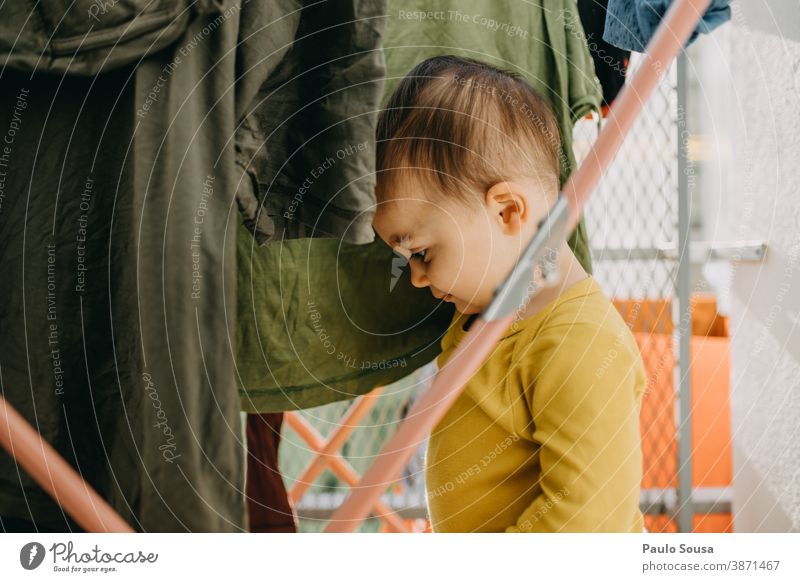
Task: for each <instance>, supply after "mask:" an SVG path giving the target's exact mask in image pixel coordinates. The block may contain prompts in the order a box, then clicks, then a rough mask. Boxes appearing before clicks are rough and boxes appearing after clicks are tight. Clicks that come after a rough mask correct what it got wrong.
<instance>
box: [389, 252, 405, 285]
mask: <svg viewBox="0 0 800 582" xmlns="http://www.w3.org/2000/svg"><path fill="white" fill-rule="evenodd" d="M406 265H408V257H405V256H403V255H401V254H400V253H398V252H397V251H394V256H393V257H392V278H391V280H390V281H389V293H391V292H392V291H394V287H395V285H397V281H399V280H400V277H402V276H403V269H404V268H405V266H406Z"/></svg>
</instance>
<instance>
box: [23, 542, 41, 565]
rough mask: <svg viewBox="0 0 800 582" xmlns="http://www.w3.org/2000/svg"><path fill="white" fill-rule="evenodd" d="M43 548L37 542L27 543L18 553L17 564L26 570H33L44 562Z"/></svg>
mask: <svg viewBox="0 0 800 582" xmlns="http://www.w3.org/2000/svg"><path fill="white" fill-rule="evenodd" d="M44 555H45V551H44V546H43V545H42V544H40V543H39V542H29V543H27V544H25V545H24V546H22V549H21V550H20V551H19V563H20V564H22V567H23V568H25V569H26V570H35V569H36V568H38V567H39V566H40V565H41V564H42V562H43V561H44Z"/></svg>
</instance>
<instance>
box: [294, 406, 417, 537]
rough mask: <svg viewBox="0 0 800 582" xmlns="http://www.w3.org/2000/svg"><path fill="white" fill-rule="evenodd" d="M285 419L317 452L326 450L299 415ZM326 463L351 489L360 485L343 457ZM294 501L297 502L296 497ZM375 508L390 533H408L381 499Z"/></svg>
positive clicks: (328, 459)
mask: <svg viewBox="0 0 800 582" xmlns="http://www.w3.org/2000/svg"><path fill="white" fill-rule="evenodd" d="M285 419H286V423H287V424H288V425H289V426H291V427H292V429H293V430H294V431H295V432H296V433H297V434H298V435H300V437H301V438H302V439H303V440H304V441H306V442H307V443H308V445H309V446H310V447H311V448H312V449H314V451H315V452H320V451H321V450H322V449H323V448H324V440H323V438H322V435H321V434H319V432H317V430H316V429H315V428H314V427H312V426H311V425H310V424H308V423H307V422H305V421H304V420H303V419H302V418H300V416H299V415H297V414H296V413H293V412H287V413H286V415H285ZM326 463H327V464H328V466H329V467H330V469H331V471H333V473H334V474H335V475H336V476H337V477H339V478H340V479H341V480H342V481H344V482H345V484H346V485H348V486H349V487H353V486H355V485H358V473H357V472H356V470H355V469H354V468H353V466H352V465H351V464H350V463H348V462H347V461H345V460H344V459H343V458H342V457H341V456H339V455H332V456H330V457H328V458H327V459H326ZM292 499H293V500H295V501H296V499H295V498H294V496H293V497H292ZM373 507H374V508H375V517H377V518H379V519H382V520H383V521H384V522H385V523H386V525H387V526H388V528H389V530H390V531H392V532H393V533H400V532H407V531H408V530H407V529H406V527H405V525H404V524H403V520H402V519H401V518H400V516H399V515H397V514H396V513H395V512H394V511H392V510H391V509H390V508H389V507H387V506H386V505H384V504H383V502H382V501H381V500H380V499H376V501H375V503H374V504H373Z"/></svg>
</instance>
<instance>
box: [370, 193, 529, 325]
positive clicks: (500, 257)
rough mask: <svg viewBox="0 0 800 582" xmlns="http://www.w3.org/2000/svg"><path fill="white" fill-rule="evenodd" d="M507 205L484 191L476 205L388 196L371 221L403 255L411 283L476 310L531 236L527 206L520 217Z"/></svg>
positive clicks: (514, 207)
mask: <svg viewBox="0 0 800 582" xmlns="http://www.w3.org/2000/svg"><path fill="white" fill-rule="evenodd" d="M504 190H507V188H504ZM517 194H519V195H522V193H521V192H517ZM501 198H502V196H501ZM525 204H527V200H526V202H525ZM510 205H511V209H509V202H508V201H507V200H506V201H503V200H498V199H496V198H493V197H491V196H489V195H488V194H487V199H486V200H485V201H484V203H483V204H482V205H481V207H480V208H479V209H475V208H474V207H473V208H470V207H467V206H464V205H461V204H458V203H452V204H442V203H437V202H433V201H429V200H427V199H423V198H420V197H408V198H393V199H391V200H389V201H386V202H383V203H381V204H380V205H379V206H378V210H377V212H376V214H375V219H374V223H373V224H374V227H375V230H376V232H377V233H378V235H379V236H380V237H381V238H382V239H383V240H384V242H386V244H388V245H389V246H390V247H392V248H393V249H395V250H396V251H397V252H398V253H400V254H403V255H405V256H406V258H408V259H409V268H410V273H411V283H412V284H413V285H414V286H415V287H428V288H429V289H430V291H431V293H432V294H433V295H434V297H437V298H440V299H443V300H445V301H449V302H451V303H453V304H455V306H456V309H458V311H460V312H461V313H480V312H481V311H483V309H484V308H485V307H486V306H487V305H488V304H489V302H490V301H491V299H492V295H493V293H494V289H495V288H496V287H497V286H498V285H499V284H500V283H502V281H503V279H504V278H505V276H506V275H507V274H508V273H509V272H510V271H511V268H512V267H513V265H514V263H515V262H516V260H517V258H518V257H519V255H520V253H521V251H522V249H523V248H524V246H525V244H526V243H527V241H528V240H529V237H530V236H531V235H532V232H530V228H528V227H529V225H530V222H531V221H530V220H529V217H530V215H531V214H532V212H531V209H530V207H529V206H528V207H527V212H523V214H522V216H520V215H519V213H518V212H517V211H518V208H519V207H518V205H517V204H515V203H514V202H511V203H510ZM403 235H407V236H406V237H405V238H403Z"/></svg>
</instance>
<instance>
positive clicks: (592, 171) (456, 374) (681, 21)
mask: <svg viewBox="0 0 800 582" xmlns="http://www.w3.org/2000/svg"><path fill="white" fill-rule="evenodd" d="M709 3H710V0H676V1H675V2H673V3H672V5H671V6H670V8H669V9H668V10H667V13H666V14H665V15H664V18H663V20H662V22H661V24H660V25H659V27H658V30H657V31H656V33H655V35H654V36H653V38H652V39H651V40H650V43H649V44H648V45H647V49H646V52H645V57H644V59H643V62H642V63H641V65H640V66H639V68H638V69H637V70H636V73H635V74H634V76H633V78H632V79H631V81H630V82H629V83H628V84H626V86H625V87H624V88H623V90H622V92H621V94H620V95H619V96H618V97H617V99H615V100H614V104H613V105H612V107H611V112H610V114H609V116H608V117H607V118H606V122H605V124H604V125H603V128H602V129H601V131H600V135H598V137H597V140H596V141H595V143H594V144H593V145H592V148H591V150H590V151H589V154H588V156H587V157H586V159H585V160H584V162H583V163H582V164H581V166H580V167H579V168H578V169H577V170H576V171H575V172H573V174H572V175H571V176H570V178H569V180H568V181H567V183H566V184H565V186H564V190H563V192H562V194H563V195H564V196H566V200H567V202H568V203H569V208H570V214H569V220H568V223H567V232H572V230H573V229H574V228H575V227H576V226H577V224H578V221H579V220H580V217H581V214H582V213H583V209H584V207H585V206H586V203H587V202H588V200H589V197H590V196H591V193H592V190H593V189H594V187H595V186H596V185H597V183H598V182H599V181H600V177H601V176H602V175H603V172H605V170H606V169H607V168H608V167H609V165H610V164H611V160H612V159H613V158H614V155H616V153H617V151H618V150H619V147H620V146H621V145H622V142H623V140H624V139H625V136H626V135H627V133H628V131H629V130H630V128H631V126H632V125H633V122H634V121H635V120H636V118H637V117H638V115H639V114H640V113H641V111H642V108H643V106H644V103H645V101H647V99H648V98H649V97H650V95H651V94H652V92H653V90H654V89H655V87H656V86H657V84H658V81H659V79H660V78H661V77H662V76H663V74H664V73H665V72H666V71H667V69H668V68H669V66H670V64H671V63H672V61H673V60H674V59H675V57H676V56H677V55H678V53H679V52H680V51H681V49H682V47H683V45H684V43H685V42H686V40H687V39H688V38H689V35H690V34H691V33H692V31H693V30H694V29H695V27H696V26H697V23H698V22H699V21H700V19H701V18H702V16H703V14H704V13H705V11H706V8H707V7H708V5H709ZM513 317H514V316H513V314H511V315H507V316H505V317H503V318H501V319H497V320H495V321H491V322H487V321H485V320H484V319H483V318H482V317H479V318H477V319H476V320H475V322H474V323H473V325H472V327H471V328H470V331H469V333H467V335H465V336H464V338H463V339H462V340H461V343H460V344H459V346H458V347H457V348H456V350H455V351H454V352H453V355H452V356H451V358H450V360H448V362H447V364H446V365H445V366H444V368H442V370H440V371H439V373H438V374H437V375H436V378H435V379H434V381H433V384H432V385H431V387H430V388H429V389H428V390H427V391H426V392H425V394H423V395H422V396H421V397H420V398H419V399H418V400H417V401H416V402H415V403H414V406H413V407H412V408H411V411H410V412H409V415H408V417H407V419H406V420H405V421H404V422H403V424H402V425H401V426H400V428H399V429H398V431H397V432H396V433H395V434H394V436H393V437H392V439H391V440H390V441H389V442H388V443H387V444H386V446H384V448H383V450H382V451H381V453H380V455H379V456H378V458H377V459H376V460H375V462H374V463H373V464H372V466H371V467H370V468H369V469H368V470H367V471H366V473H364V477H363V478H362V479H361V483H359V484H358V486H356V487H354V488H353V494H352V495H351V496H350V497H349V498H347V499H346V500H345V502H344V503H343V504H342V505H341V507H339V509H337V510H336V512H334V514H333V516H332V517H331V521H330V523H328V526H327V527H326V528H325V531H326V532H350V531H353V530H354V529H355V528H356V527H358V525H359V524H360V523H361V522H362V521H363V520H364V518H365V517H366V516H367V514H368V513H369V510H370V508H371V507H372V506H373V504H374V502H375V500H376V499H378V498H379V497H380V495H381V494H382V493H383V492H384V491H385V490H386V487H388V486H389V484H390V483H391V482H392V481H393V479H394V478H395V477H396V476H397V475H398V474H399V473H400V471H402V470H403V467H405V466H406V465H407V464H408V461H409V459H410V458H411V456H412V455H413V454H414V451H415V450H416V449H417V447H418V446H419V444H420V443H421V442H422V441H423V440H424V438H425V436H426V435H427V434H428V433H429V432H430V431H431V429H432V428H433V427H434V426H436V424H437V423H438V422H439V420H441V418H442V417H443V416H444V414H445V413H446V412H447V410H448V409H449V408H450V406H451V405H452V404H453V402H454V401H455V400H456V398H458V396H459V395H460V394H461V392H462V390H463V389H464V385H465V384H466V383H467V381H469V379H470V378H471V377H472V375H473V374H474V373H475V372H476V371H477V370H478V368H479V367H480V366H481V365H482V364H483V362H484V361H485V360H486V358H487V357H488V355H489V354H490V353H491V351H492V349H493V348H494V346H495V344H496V343H497V341H498V340H499V339H500V337H501V336H502V334H503V332H504V331H505V330H506V328H507V327H508V326H509V325H510V323H511V320H512V319H513Z"/></svg>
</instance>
